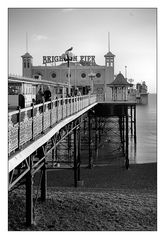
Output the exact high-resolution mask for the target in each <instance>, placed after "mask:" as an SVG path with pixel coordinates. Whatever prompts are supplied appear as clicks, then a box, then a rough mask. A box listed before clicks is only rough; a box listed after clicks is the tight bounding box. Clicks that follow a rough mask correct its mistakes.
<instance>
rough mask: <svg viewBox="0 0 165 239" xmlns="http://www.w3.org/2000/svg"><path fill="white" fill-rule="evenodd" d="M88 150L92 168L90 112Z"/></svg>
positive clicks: (89, 119)
mask: <svg viewBox="0 0 165 239" xmlns="http://www.w3.org/2000/svg"><path fill="white" fill-rule="evenodd" d="M88 151H89V168H92V166H93V162H92V150H91V118H90V114H88Z"/></svg>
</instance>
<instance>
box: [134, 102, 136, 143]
mask: <svg viewBox="0 0 165 239" xmlns="http://www.w3.org/2000/svg"><path fill="white" fill-rule="evenodd" d="M134 142H135V144H136V105H135V106H134Z"/></svg>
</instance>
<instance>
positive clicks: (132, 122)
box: [131, 105, 133, 136]
mask: <svg viewBox="0 0 165 239" xmlns="http://www.w3.org/2000/svg"><path fill="white" fill-rule="evenodd" d="M132 135H133V115H132V105H131V136H132Z"/></svg>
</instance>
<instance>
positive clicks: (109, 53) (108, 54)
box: [104, 51, 115, 57]
mask: <svg viewBox="0 0 165 239" xmlns="http://www.w3.org/2000/svg"><path fill="white" fill-rule="evenodd" d="M107 56H113V57H114V56H115V55H114V54H113V53H112V52H110V51H109V52H108V53H107V54H106V55H104V57H107Z"/></svg>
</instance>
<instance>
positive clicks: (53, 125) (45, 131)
mask: <svg viewBox="0 0 165 239" xmlns="http://www.w3.org/2000/svg"><path fill="white" fill-rule="evenodd" d="M8 117H9V132H8V137H9V139H8V140H9V148H8V153H9V167H8V169H9V190H12V189H13V188H14V187H15V186H16V185H19V184H21V183H22V182H24V183H25V185H26V223H27V225H28V226H29V225H31V224H33V222H34V218H33V180H34V175H35V174H36V173H37V172H39V171H40V172H41V176H42V177H41V181H40V192H41V200H42V201H44V200H46V192H47V170H50V169H51V170H53V169H56V170H57V169H58V168H60V169H61V168H63V169H72V170H73V180H74V186H75V187H77V186H78V185H79V183H81V180H82V179H81V163H82V162H81V150H82V148H83V147H85V150H86V152H88V156H87V157H88V163H87V166H88V167H89V168H91V169H92V167H93V165H94V163H95V159H96V158H97V155H98V150H99V145H100V143H101V140H102V138H103V137H105V136H106V135H107V132H108V131H109V130H111V131H113V126H112V122H113V123H115V124H117V126H118V129H119V131H118V133H119V135H120V137H119V138H120V140H119V144H120V146H121V149H122V152H123V156H124V157H125V168H126V169H128V168H129V135H130V136H131V137H133V138H134V143H135V145H136V103H135V102H131V101H116V102H114V101H110V102H108V101H104V102H100V101H98V100H97V97H96V95H95V94H92V95H85V96H77V97H70V98H60V99H57V100H53V101H49V102H45V103H42V104H38V105H33V106H31V107H28V108H25V109H19V110H16V111H13V112H9V114H8ZM114 118H116V119H117V121H116V120H115V121H114V120H113V119H114ZM109 122H111V125H110V124H109ZM115 133H116V132H115ZM83 180H85V179H83Z"/></svg>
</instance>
